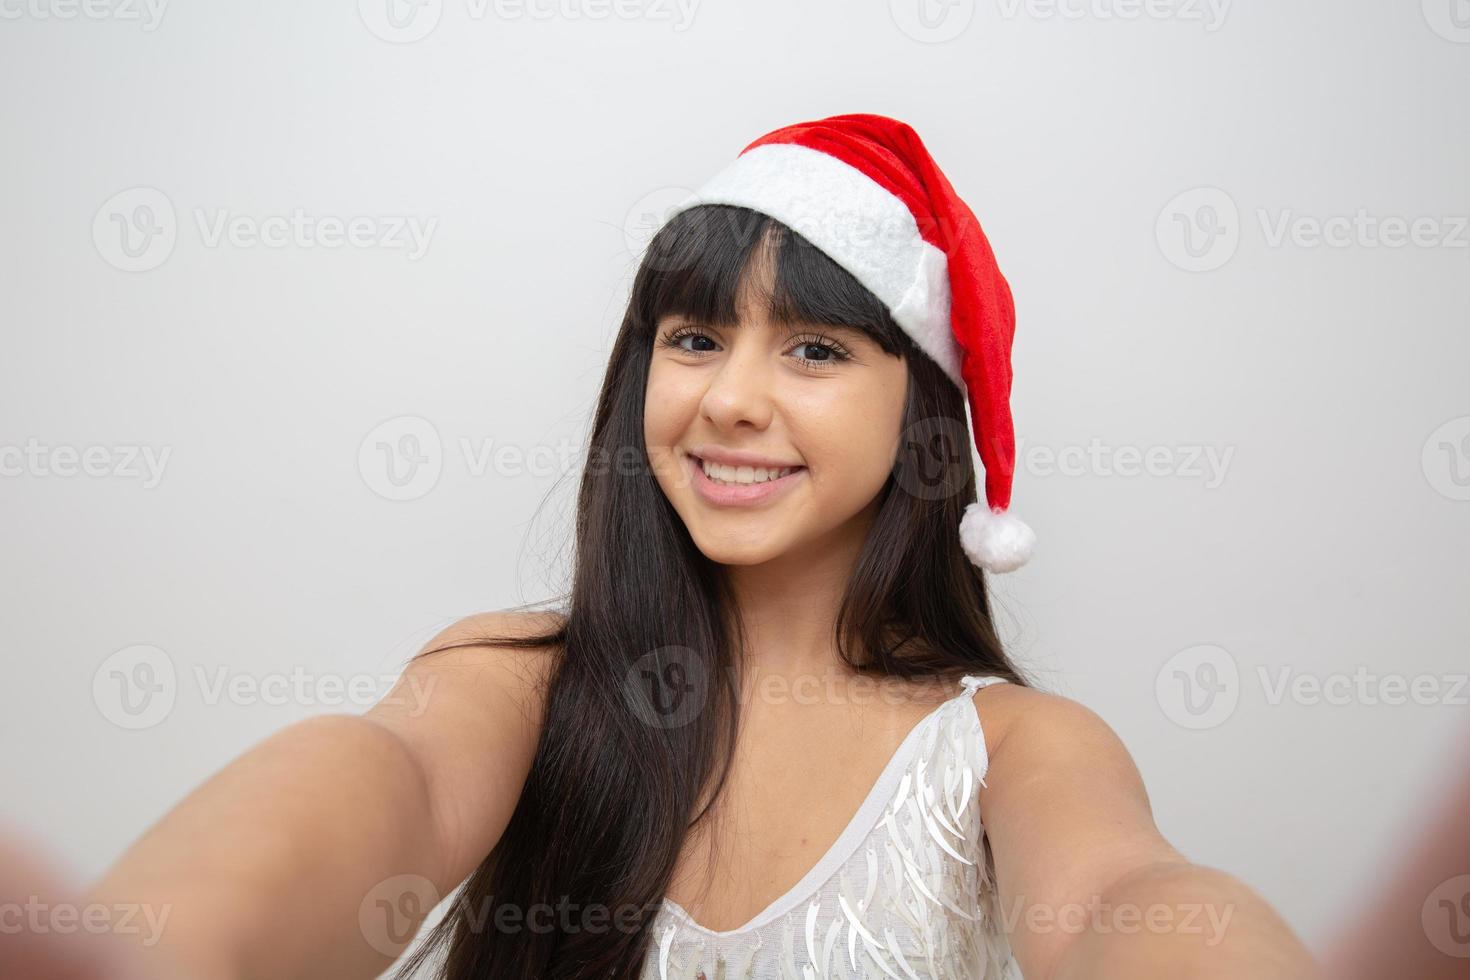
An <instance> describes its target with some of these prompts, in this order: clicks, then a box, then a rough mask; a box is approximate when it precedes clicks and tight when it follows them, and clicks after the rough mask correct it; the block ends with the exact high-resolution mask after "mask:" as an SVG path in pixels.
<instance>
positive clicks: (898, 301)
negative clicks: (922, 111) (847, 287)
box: [670, 113, 1036, 572]
mask: <svg viewBox="0 0 1470 980" xmlns="http://www.w3.org/2000/svg"><path fill="white" fill-rule="evenodd" d="M699 204H733V205H739V206H741V207H746V208H750V209H752V210H754V211H758V212H760V213H762V214H767V215H770V216H771V217H773V218H775V219H776V220H778V221H780V222H782V223H783V224H785V225H787V226H788V227H790V228H791V229H792V230H794V231H796V232H797V233H798V234H800V235H801V236H802V237H803V238H805V239H807V240H808V241H810V242H811V243H812V244H813V245H815V246H816V247H817V248H819V249H821V250H822V251H823V252H824V253H825V254H826V255H828V256H829V257H830V258H831V259H832V260H833V261H835V262H836V263H837V264H838V265H840V266H842V267H843V268H844V269H846V270H847V271H848V272H850V273H851V274H852V275H853V276H854V277H855V278H856V279H857V280H858V282H860V283H862V284H863V285H864V286H865V287H867V288H868V290H869V291H871V292H872V293H873V294H874V295H875V296H877V297H878V298H879V299H881V300H882V301H883V303H884V304H885V305H886V306H887V307H888V310H889V313H890V314H891V315H892V316H893V319H894V321H895V322H896V323H898V325H899V326H900V327H901V328H903V330H904V331H905V332H906V333H907V334H908V335H909V336H910V337H911V338H912V339H913V341H914V343H915V344H916V345H917V346H918V347H919V349H920V350H922V351H924V352H925V353H926V354H928V355H929V356H930V357H932V358H933V359H934V360H935V361H936V362H937V363H938V364H939V366H940V367H941V368H942V369H943V370H944V373H945V374H947V375H948V376H949V378H950V380H951V381H953V382H954V383H955V384H956V385H958V386H959V387H960V389H961V390H962V391H964V392H965V393H966V395H967V398H968V402H969V406H970V418H971V429H972V431H973V434H974V439H975V444H976V448H977V449H978V450H979V452H980V460H981V462H982V463H983V464H984V466H985V492H984V496H985V502H984V503H981V502H979V501H976V502H973V503H971V504H970V505H969V506H968V507H966V508H965V514H964V517H963V518H962V519H961V521H960V526H959V535H960V541H961V543H962V545H963V546H964V550H965V553H966V554H967V555H968V556H969V558H970V560H971V561H972V562H974V563H975V564H976V565H978V566H980V567H981V568H984V569H986V570H988V571H991V572H1008V571H1011V570H1012V569H1015V568H1019V567H1020V566H1021V565H1022V564H1024V563H1025V562H1026V560H1027V559H1028V558H1030V557H1031V552H1032V549H1033V548H1034V546H1035V543H1036V535H1035V533H1034V532H1032V530H1031V529H1030V528H1029V527H1027V526H1026V525H1025V524H1024V523H1023V522H1022V521H1021V520H1020V519H1019V518H1017V517H1016V516H1015V515H1013V514H1012V513H1011V512H1010V503H1011V476H1012V473H1013V472H1014V470H1015V460H1016V440H1015V432H1014V430H1013V427H1012V422H1011V406H1010V396H1011V338H1012V337H1013V335H1014V333H1015V326H1016V314H1015V306H1014V303H1013V302H1012V299H1011V290H1010V286H1009V284H1007V282H1006V280H1005V278H1004V277H1003V276H1002V275H1001V274H1000V269H999V268H997V266H996V264H995V255H994V253H993V252H992V251H991V249H990V243H989V241H987V240H986V238H985V233H984V232H983V231H981V229H980V222H979V221H978V220H977V219H976V218H975V215H974V212H972V211H971V210H970V208H969V206H968V205H967V204H965V202H964V201H963V200H961V199H960V196H959V195H958V194H956V193H955V190H954V188H953V187H952V186H950V183H949V180H948V179H947V178H946V177H945V176H944V173H943V172H942V171H941V170H940V169H939V166H938V165H937V164H936V163H935V162H934V160H933V159H932V158H931V157H930V156H929V151H928V150H927V149H925V147H924V144H923V143H922V142H921V141H920V140H919V137H918V135H917V134H916V133H915V132H914V131H913V129H911V128H910V127H909V126H908V125H907V124H905V123H902V122H899V121H898V120H896V119H890V118H888V117H886V116H877V115H871V114H868V113H853V114H848V115H840V116H828V117H827V118H825V119H818V120H814V121H812V122H803V123H796V124H794V125H791V126H783V127H782V128H780V129H777V130H774V131H773V132H770V133H767V134H766V135H764V136H762V137H760V138H759V139H757V140H756V141H755V142H753V143H751V144H750V145H749V146H747V147H746V148H745V149H744V150H742V151H741V152H740V155H739V156H738V157H736V159H735V160H734V161H733V162H731V163H730V164H729V165H728V166H727V167H726V168H725V169H724V170H722V171H720V172H719V173H718V174H716V175H715V176H714V177H713V178H712V179H711V180H710V181H708V182H707V183H706V184H705V185H704V186H703V187H701V188H700V189H699V190H697V191H695V193H694V194H693V196H691V197H690V198H687V199H686V200H685V201H683V202H681V203H680V204H679V206H678V207H676V208H675V209H674V210H673V212H671V214H670V216H672V214H673V213H677V212H679V211H682V210H684V209H686V208H690V207H694V206H696V205H699Z"/></svg>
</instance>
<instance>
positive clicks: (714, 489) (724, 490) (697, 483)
mask: <svg viewBox="0 0 1470 980" xmlns="http://www.w3.org/2000/svg"><path fill="white" fill-rule="evenodd" d="M684 462H685V465H687V466H688V467H689V468H690V470H691V475H690V479H691V480H692V481H693V483H694V489H695V491H696V492H697V493H698V494H699V496H700V497H702V498H703V499H704V501H705V502H706V503H710V504H715V505H717V506H725V507H739V506H749V505H752V504H761V503H765V502H766V501H768V500H772V499H774V498H776V497H779V496H780V495H781V494H783V493H786V492H787V491H788V490H790V489H791V488H792V486H794V485H795V484H796V481H797V480H798V479H800V478H801V477H803V476H805V475H806V467H805V466H803V467H802V468H801V469H799V470H794V471H793V472H790V473H787V474H786V475H785V476H783V477H781V478H780V479H778V480H766V481H765V482H764V483H752V484H749V485H748V486H738V487H737V486H731V485H730V484H728V483H716V482H715V481H713V480H711V479H710V478H709V477H707V476H705V474H704V467H703V466H700V465H699V460H698V459H696V458H695V457H693V456H690V455H687V454H686V455H685V456H684Z"/></svg>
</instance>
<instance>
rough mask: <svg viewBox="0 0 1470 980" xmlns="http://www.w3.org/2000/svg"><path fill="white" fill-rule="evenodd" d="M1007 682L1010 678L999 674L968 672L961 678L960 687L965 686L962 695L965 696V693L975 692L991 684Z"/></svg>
mask: <svg viewBox="0 0 1470 980" xmlns="http://www.w3.org/2000/svg"><path fill="white" fill-rule="evenodd" d="M1005 683H1008V678H1005V677H1000V676H997V675H986V674H966V675H965V676H964V677H961V678H960V687H962V688H964V692H963V693H962V694H961V695H960V696H961V697H963V696H964V695H965V694H974V693H975V692H976V691H977V690H979V689H980V688H982V687H989V686H990V685H991V684H1005Z"/></svg>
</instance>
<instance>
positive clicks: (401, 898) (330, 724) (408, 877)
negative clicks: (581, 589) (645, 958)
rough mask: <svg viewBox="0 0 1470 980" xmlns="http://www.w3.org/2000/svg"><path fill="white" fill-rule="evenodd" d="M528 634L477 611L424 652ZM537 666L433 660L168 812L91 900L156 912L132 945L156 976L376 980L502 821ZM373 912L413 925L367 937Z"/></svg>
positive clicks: (257, 754)
mask: <svg viewBox="0 0 1470 980" xmlns="http://www.w3.org/2000/svg"><path fill="white" fill-rule="evenodd" d="M530 625H533V624H532V623H531V622H530V621H529V620H527V619H525V618H524V617H523V616H522V615H521V614H488V615H487V616H482V617H473V618H472V619H471V620H466V621H462V622H461V623H458V624H456V625H455V626H454V627H451V629H450V630H447V631H445V633H441V634H440V636H438V637H436V638H435V641H434V642H433V643H431V646H437V645H441V644H443V643H446V642H453V641H454V640H455V639H457V638H459V637H471V636H474V635H476V634H477V631H479V630H487V629H488V630H489V631H490V632H492V633H500V632H502V631H505V630H511V629H517V628H520V629H524V628H528V627H529V626H530ZM535 625H541V624H539V623H537V624H535ZM550 658H551V654H549V653H548V652H546V651H535V650H519V649H514V648H508V647H488V646H469V647H462V648H459V649H453V650H446V651H443V652H442V653H436V654H431V655H429V656H427V657H424V658H422V659H418V660H415V661H414V662H413V663H412V664H411V665H410V666H409V667H408V669H407V670H405V671H404V673H403V675H402V676H401V677H400V679H399V681H398V683H397V685H396V686H395V687H394V689H393V690H392V691H391V692H389V694H388V695H387V696H386V697H384V699H383V700H382V701H381V702H380V703H379V704H378V705H376V706H374V707H373V708H372V709H371V710H370V711H368V712H367V713H366V714H365V715H362V716H352V715H325V716H321V717H317V718H312V719H309V720H306V721H303V722H299V723H297V724H294V725H291V726H289V727H288V728H286V729H284V730H282V731H280V732H278V733H277V734H275V735H273V736H271V737H270V738H268V739H266V740H265V741H264V742H263V743H262V744H260V745H258V746H257V747H255V748H253V749H251V750H250V751H249V752H247V753H245V754H244V755H243V756H242V757H240V758H239V759H236V760H235V761H234V762H232V763H231V764H230V765H229V766H227V767H226V768H225V769H223V770H222V771H221V772H219V773H218V774H217V775H215V776H214V777H213V778H211V779H210V780H209V781H207V782H206V783H204V784H203V785H202V786H200V787H199V788H198V789H196V790H195V791H194V792H193V793H191V794H190V795H189V796H188V797H187V798H185V799H184V801H183V802H182V803H180V804H179V805H178V806H177V807H175V808H174V809H173V810H172V811H170V812H169V813H168V814H167V815H165V816H164V817H163V819H162V820H160V821H159V822H158V823H157V824H156V825H155V826H154V827H152V828H151V829H150V830H149V831H148V832H147V833H146V834H145V835H144V836H143V837H142V839H140V840H139V841H138V842H137V843H135V844H134V845H133V846H132V847H131V848H130V849H129V850H128V851H127V852H126V853H125V854H124V855H123V856H122V858H121V859H120V860H119V861H118V862H117V864H116V865H115V866H114V867H113V868H112V869H111V870H110V871H109V872H108V873H107V874H106V875H105V876H104V877H103V878H102V880H100V881H99V882H97V883H96V884H95V885H94V886H93V887H92V889H91V890H90V893H89V894H88V896H87V901H88V902H96V903H102V904H107V905H115V904H119V903H121V904H126V905H130V906H135V907H140V908H153V909H157V910H165V909H166V910H167V914H168V917H167V919H166V924H165V925H164V927H163V928H162V929H161V934H160V935H159V936H157V937H153V938H154V941H153V942H151V943H147V942H145V937H142V936H139V937H135V938H136V941H135V943H134V945H135V946H137V952H138V954H139V956H140V957H143V958H145V959H146V960H147V961H148V962H151V963H153V964H154V965H155V966H156V970H157V973H156V975H158V976H160V977H173V976H176V975H177V976H181V977H188V978H190V980H236V978H255V977H270V978H272V980H278V978H279V980H290V978H293V977H303V978H305V977H310V978H321V977H364V978H371V977H375V976H377V975H378V974H379V973H381V972H382V971H383V970H384V969H386V968H387V966H388V965H389V964H391V962H392V961H393V959H395V958H396V955H397V953H399V952H401V951H402V950H401V948H394V947H395V945H397V944H398V943H399V942H400V941H401V942H402V943H406V942H407V940H408V939H409V938H411V936H412V934H413V933H414V932H415V931H417V929H418V927H419V925H420V924H421V923H422V920H423V918H424V917H425V916H426V915H427V914H428V912H429V911H430V910H431V909H432V908H433V906H434V904H435V902H436V901H437V899H438V898H441V897H443V896H444V895H447V894H448V893H449V892H450V891H451V890H452V889H453V888H454V887H455V886H457V885H458V884H459V882H460V881H461V880H463V878H464V877H465V876H466V875H467V874H468V873H469V872H470V871H471V870H473V869H474V867H475V866H476V865H477V864H478V863H479V862H480V861H481V860H483V859H484V857H485V856H486V855H487V854H488V853H489V851H490V850H491V849H492V848H493V847H494V846H495V844H496V842H497V841H498V840H499V838H500V835H501V833H502V832H503V831H504V828H505V825H506V824H507V823H508V822H509V819H510V814H511V813H512V812H513V811H514V809H515V804H516V801H517V800H518V798H519V796H520V792H521V787H522V786H523V784H524V782H525V776H526V773H527V772H528V771H529V767H530V764H531V759H532V757H533V754H534V750H535V745H536V739H537V736H538V732H539V726H540V710H541V702H540V700H539V699H540V694H541V690H540V685H541V682H542V680H543V679H544V673H545V670H546V668H547V667H548V666H549V663H550ZM380 892H381V893H382V894H379V893H380ZM380 907H381V909H387V913H391V914H392V915H395V916H398V915H406V916H407V917H408V921H397V922H384V923H382V925H381V928H380V927H379V926H378V925H376V924H374V922H375V920H374V919H373V916H374V915H375V914H377V915H381V914H385V913H383V912H382V911H381V909H380ZM375 909H379V911H377V912H375Z"/></svg>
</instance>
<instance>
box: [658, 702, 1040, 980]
mask: <svg viewBox="0 0 1470 980" xmlns="http://www.w3.org/2000/svg"><path fill="white" fill-rule="evenodd" d="M1004 681H1005V678H1004V677H985V676H979V675H967V676H966V677H964V678H963V679H962V680H961V681H960V684H961V686H962V687H963V691H962V692H961V693H960V694H958V695H956V696H955V697H953V698H951V699H949V700H947V701H945V702H944V703H942V704H940V705H939V706H938V707H937V708H935V709H934V710H933V711H931V712H930V713H929V714H928V715H926V716H925V717H924V718H923V719H922V720H921V721H919V723H918V724H917V725H915V726H914V727H913V729H911V730H910V731H909V733H908V735H907V736H905V738H904V741H903V743H902V744H901V745H899V747H898V749H897V751H895V752H894V754H893V757H892V758H891V759H889V761H888V764H887V765H886V766H885V767H884V769H883V772H882V774H881V775H880V776H879V777H878V780H877V782H875V783H874V784H873V788H872V790H871V791H870V792H869V793H868V796H867V799H865V800H864V801H863V803H862V805H861V806H860V807H859V808H858V811H857V813H855V814H854V815H853V817H852V820H851V821H850V822H849V823H848V825H847V827H846V828H845V829H844V830H843V831H842V834H841V835H840V836H839V837H838V838H837V841H836V843H834V844H833V845H832V847H831V849H829V850H828V851H827V853H826V854H824V855H823V856H822V857H821V859H820V860H819V861H818V862H817V863H816V865H814V866H813V867H812V869H811V870H810V871H808V872H807V874H806V875H805V876H804V877H803V878H802V879H801V880H800V881H798V882H797V883H796V884H795V885H794V886H792V888H791V890H790V891H788V892H787V893H786V894H785V895H782V896H781V897H780V898H778V899H776V900H775V901H774V902H772V903H771V904H770V905H768V906H766V908H765V909H764V910H763V911H762V912H760V913H759V914H757V915H756V916H755V918H753V919H751V920H750V921H749V922H747V923H746V924H745V925H743V926H740V927H739V928H737V929H730V930H725V931H715V930H711V929H706V928H705V927H703V926H701V925H699V923H697V922H695V921H694V919H693V918H692V917H691V916H690V915H689V913H687V912H686V911H685V910H684V909H683V908H681V907H680V906H679V905H678V904H677V903H675V902H673V901H672V900H670V899H664V901H663V904H662V906H661V907H660V909H659V911H658V913H657V914H656V915H655V917H654V921H653V938H652V943H651V946H650V949H649V952H648V956H647V958H646V959H645V961H644V964H643V971H642V974H641V976H642V978H643V980H828V978H830V980H838V978H842V980H852V978H859V977H862V978H867V977H874V978H879V977H892V978H895V980H919V978H924V980H929V978H935V980H940V978H943V980H950V978H954V980H959V978H963V980H981V978H984V980H1003V978H1004V980H1010V978H1015V977H1019V976H1020V974H1019V971H1018V970H1017V969H1016V965H1015V962H1014V959H1013V958H1012V957H1011V955H1010V946H1009V944H1008V942H1007V940H1006V936H1005V933H1004V931H1003V930H1002V928H1001V919H1000V916H999V904H1000V903H999V901H998V899H997V897H996V894H995V883H994V879H993V877H992V876H991V875H990V874H988V873H987V871H986V865H985V855H984V849H983V845H982V838H983V836H984V833H985V828H984V825H983V824H982V822H981V819H980V804H979V794H978V792H977V784H978V785H988V784H986V783H985V780H984V777H985V772H986V769H987V768H988V765H989V755H988V753H987V752H986V748H985V737H984V733H983V731H982V730H981V727H980V717H979V714H978V712H977V710H976V706H975V704H974V701H973V700H972V698H973V695H974V692H975V691H976V690H978V689H979V688H981V687H985V686H988V685H990V684H994V683H999V682H1004Z"/></svg>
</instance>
